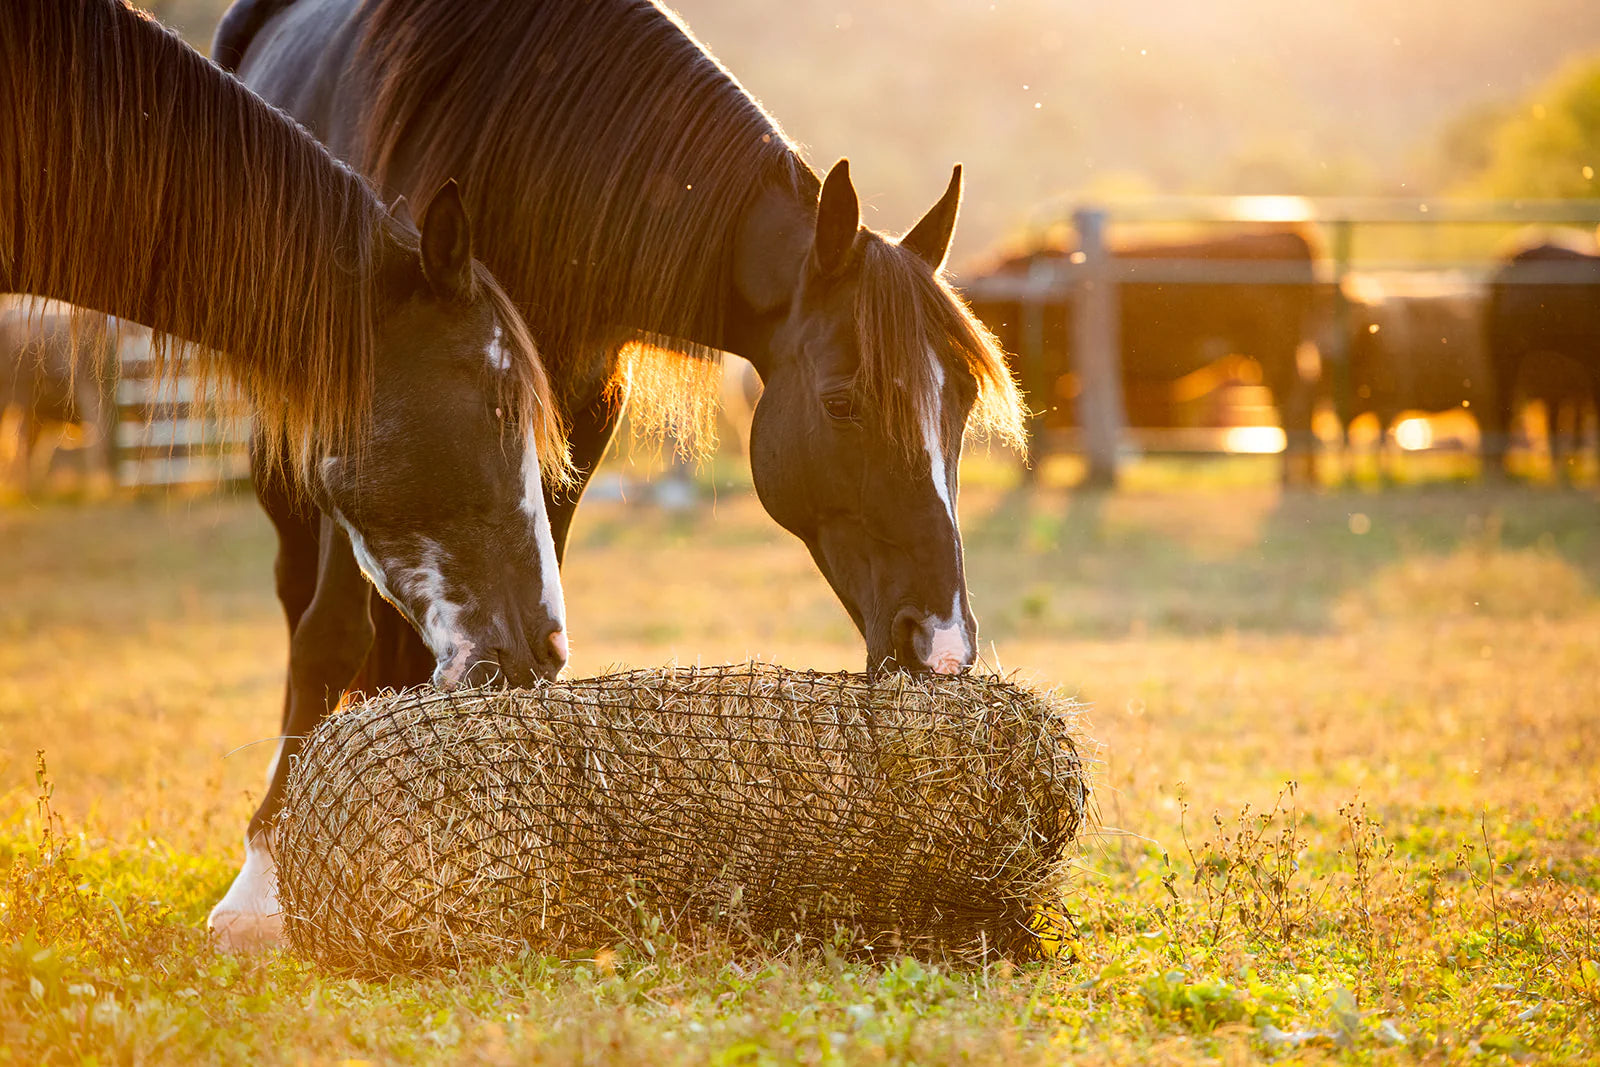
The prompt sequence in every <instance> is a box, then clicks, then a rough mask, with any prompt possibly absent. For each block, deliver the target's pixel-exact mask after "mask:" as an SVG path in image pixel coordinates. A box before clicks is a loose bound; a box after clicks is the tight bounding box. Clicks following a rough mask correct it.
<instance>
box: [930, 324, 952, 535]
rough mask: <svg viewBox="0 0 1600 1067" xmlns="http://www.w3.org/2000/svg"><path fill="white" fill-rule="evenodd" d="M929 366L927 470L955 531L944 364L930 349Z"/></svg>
mask: <svg viewBox="0 0 1600 1067" xmlns="http://www.w3.org/2000/svg"><path fill="white" fill-rule="evenodd" d="M928 363H929V365H930V366H931V367H932V368H933V407H932V408H931V409H930V410H929V411H927V412H926V413H924V415H923V417H922V447H923V448H924V449H925V450H926V451H927V453H928V469H929V472H930V473H931V474H932V475H933V491H934V492H935V493H938V494H939V500H940V501H941V502H942V503H943V504H944V510H945V514H947V515H949V516H950V528H951V529H952V530H954V529H955V528H956V505H955V501H954V500H953V499H952V498H951V496H950V472H949V470H948V469H947V468H946V464H945V459H944V364H942V363H940V362H939V356H938V354H937V353H935V352H934V351H933V350H932V349H931V348H930V349H929V350H928Z"/></svg>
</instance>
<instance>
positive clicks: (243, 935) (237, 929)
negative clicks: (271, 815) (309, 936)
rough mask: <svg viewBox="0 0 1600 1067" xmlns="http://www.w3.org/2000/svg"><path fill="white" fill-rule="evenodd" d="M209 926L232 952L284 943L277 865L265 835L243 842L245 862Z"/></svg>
mask: <svg viewBox="0 0 1600 1067" xmlns="http://www.w3.org/2000/svg"><path fill="white" fill-rule="evenodd" d="M206 927H207V928H208V929H210V930H211V931H212V933H213V934H215V935H216V938H217V942H218V944H220V945H221V947H222V948H224V949H226V950H227V951H229V952H249V951H253V950H256V949H263V948H273V947H276V946H278V945H281V944H283V909H282V908H280V907H279V906H278V865H277V863H276V862H274V860H273V858H272V852H271V850H270V849H268V847H267V842H266V837H265V835H261V834H258V835H256V836H255V837H253V838H250V839H249V840H247V841H245V843H244V866H243V867H242V868H241V869H240V871H239V873H238V875H237V876H235V877H234V879H233V884H232V885H230V886H229V887H228V891H227V892H226V893H225V894H223V897H222V899H221V900H219V901H217V906H216V907H214V908H212V909H211V916H210V918H208V919H207V920H206Z"/></svg>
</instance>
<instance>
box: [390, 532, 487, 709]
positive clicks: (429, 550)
mask: <svg viewBox="0 0 1600 1067" xmlns="http://www.w3.org/2000/svg"><path fill="white" fill-rule="evenodd" d="M422 544H423V548H422V563H421V565H419V566H416V567H411V568H409V569H407V571H406V572H405V574H404V575H403V576H402V577H401V578H400V579H399V580H400V582H401V583H402V584H403V586H404V588H405V591H406V593H407V595H409V596H410V597H411V598H412V599H413V600H414V601H418V602H421V603H423V604H426V605H427V609H426V610H425V611H424V613H423V616H422V623H421V625H419V626H418V627H417V630H418V631H419V632H420V633H421V634H422V640H423V641H424V642H425V643H426V644H427V646H428V648H429V650H430V651H432V652H433V655H434V658H435V659H437V660H438V661H439V665H438V667H436V668H435V669H434V672H433V684H434V685H435V686H436V687H437V688H439V689H445V690H449V689H454V688H456V687H457V686H459V685H460V684H461V678H462V676H463V675H464V674H466V673H467V668H468V667H470V666H472V665H473V664H474V663H475V662H477V661H476V660H475V659H474V658H473V653H475V652H477V650H478V647H477V645H475V644H474V643H473V642H472V641H469V640H468V639H467V636H466V634H464V633H462V631H461V611H462V608H461V605H460V604H456V603H454V602H452V601H451V600H449V599H448V598H447V597H446V596H445V584H444V572H443V571H442V570H440V567H439V564H440V561H441V560H442V559H443V557H444V550H443V549H442V548H440V546H439V545H438V544H436V543H435V542H433V541H423V543H422Z"/></svg>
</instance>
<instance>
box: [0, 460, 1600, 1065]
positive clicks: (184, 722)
mask: <svg viewBox="0 0 1600 1067" xmlns="http://www.w3.org/2000/svg"><path fill="white" fill-rule="evenodd" d="M1169 481H1172V482H1177V481H1181V479H1179V478H1172V479H1169ZM983 483H984V479H983V478H981V477H978V478H973V479H969V489H968V491H967V492H966V493H965V495H964V497H963V501H962V505H963V506H962V510H963V514H964V528H965V530H966V534H967V550H968V556H969V572H970V573H969V578H970V582H971V586H972V590H973V597H974V606H975V608H976V610H977V612H978V614H979V617H980V620H981V621H982V623H983V632H982V639H983V643H984V647H985V650H986V653H985V655H986V659H987V660H988V661H989V662H990V664H991V665H994V666H999V667H1001V668H1003V669H1004V670H1005V671H1008V672H1010V671H1015V672H1018V673H1019V675H1020V676H1021V677H1022V678H1023V679H1025V680H1029V681H1032V682H1035V683H1037V684H1041V685H1053V686H1060V687H1062V688H1063V689H1064V690H1065V691H1066V692H1067V693H1070V694H1077V695H1078V696H1079V697H1081V698H1082V699H1083V700H1085V701H1087V702H1089V703H1091V704H1092V705H1093V710H1092V713H1091V715H1090V725H1091V729H1092V732H1093V734H1094V737H1095V738H1096V739H1097V740H1098V741H1099V742H1100V744H1101V750H1100V754H1101V760H1102V762H1101V764H1100V766H1099V768H1098V779H1097V791H1098V803H1099V807H1100V814H1101V819H1102V822H1103V828H1102V829H1101V830H1100V832H1099V833H1098V834H1097V835H1095V836H1094V837H1092V838H1091V839H1089V840H1087V841H1086V842H1085V843H1084V850H1083V856H1082V860H1081V867H1082V871H1081V875H1080V876H1079V878H1078V882H1077V886H1076V889H1075V891H1074V893H1073V895H1072V897H1071V899H1070V901H1069V910H1070V912H1071V914H1072V916H1073V918H1074V919H1075V922H1076V927H1077V933H1076V937H1075V938H1074V939H1072V940H1071V941H1070V942H1068V943H1067V944H1066V945H1064V947H1063V950H1062V952H1061V954H1060V955H1059V956H1058V958H1057V959H1056V960H1054V961H1053V962H1050V963H1047V964H1037V965H1026V966H1022V967H1013V966H1010V965H1007V964H996V965H993V966H990V967H988V968H986V969H966V970H963V969H959V968H949V967H944V966H935V965H932V964H927V963H917V962H914V961H910V960H889V961H880V962H875V963H871V962H865V961H861V960H851V959H840V958H837V957H833V956H827V955H817V954H802V953H798V952H794V951H781V950H780V949H779V948H777V947H774V949H773V951H772V952H771V953H769V954H767V955H762V956H756V957H752V956H751V955H749V954H748V953H741V954H739V955H732V954H730V952H729V951H728V950H726V949H719V948H718V947H717V946H715V945H706V944H695V943H689V942H687V941H685V942H681V943H679V942H673V941H672V940H671V939H670V938H668V939H666V940H665V942H664V943H661V944H658V945H656V946H654V947H655V948H656V952H655V953H654V955H651V954H650V953H648V952H645V951H644V950H642V949H641V948H638V947H632V948H630V947H628V946H619V947H618V948H617V949H615V950H610V949H608V950H605V951H602V952H599V953H596V954H595V956H594V957H593V958H588V959H582V960H557V959H542V958H528V959H519V960H507V961H505V962H504V963H503V964H502V965H500V966H497V967H492V968H483V969H481V970H478V971H474V972H471V973H465V974H460V975H456V976H451V977H443V978H434V979H427V980H411V979H406V980H395V981H392V982H389V983H382V984H374V983H362V982H356V981H352V980H349V979H346V978H343V977H340V976H337V975H330V974H324V973H319V972H318V971H316V970H314V969H313V968H311V967H309V966H308V965H306V964H303V963H301V962H299V961H297V960H295V959H293V958H290V957H285V956H276V955H274V956H268V957H261V958H244V959H238V958H231V957H227V956H222V955H219V954H217V953H216V952H215V951H214V950H213V949H212V948H211V947H210V946H209V945H208V943H207V941H206V936H205V933H204V930H203V925H204V919H205V914H206V912H207V910H208V908H209V906H210V904H211V903H212V902H213V901H214V900H215V899H216V898H217V897H218V896H219V895H220V893H221V892H222V890H223V889H224V888H225V887H226V885H227V884H228V882H229V880H230V879H231V877H232V875H233V873H234V869H235V867H234V864H235V862H236V860H237V855H236V853H237V851H238V848H239V835H240V831H241V828H242V826H243V823H244V820H245V819H246V817H247V815H248V813H249V811H250V810H251V808H252V802H253V799H254V798H255V797H256V796H257V795H258V794H259V790H260V789H261V786H262V775H263V773H264V770H265V767H266V763H267V760H268V757H269V755H270V753H269V747H270V746H266V745H259V744H257V745H252V744H251V743H252V742H255V741H260V740H261V739H262V738H265V737H268V736H270V735H271V734H272V733H273V731H274V729H275V727H276V717H277V713H278V712H277V709H278V702H279V686H280V684H281V674H282V663H283V657H284V651H285V636H284V634H283V632H282V624H281V623H280V621H279V619H278V616H277V613H276V607H275V604H274V602H273V599H272V595H271V586H270V566H269V565H270V557H271V543H270V535H269V532H268V529H267V527H266V523H265V522H264V521H263V520H262V519H261V518H260V517H259V516H258V515H257V513H256V511H255V509H254V506H253V504H252V503H251V502H249V501H248V500H244V499H217V498H213V497H199V498H181V497H172V498H163V499H157V500H153V501H143V502H140V501H110V502H102V503H90V504H83V505H69V504H64V503H63V504H46V505H40V506H15V507H12V508H10V509H7V510H3V511H0V790H4V791H5V794H6V795H5V799H4V802H3V811H4V818H3V820H0V909H3V910H0V1062H17V1063H66V1062H96V1063H164V1062H172V1063H193V1062H198V1063H205V1062H216V1063H224V1062H225V1063H237V1062H265V1063H302V1062H305V1063H339V1062H344V1061H371V1062H440V1061H450V1062H470V1063H512V1062H515V1063H544V1062H548V1063H578V1062H581V1063H606V1064H611V1063H616V1064H626V1063H638V1062H652V1063H657V1064H673V1063H714V1064H764V1063H835V1062H840V1063H843V1062H850V1063H854V1062H867V1063H872V1062H906V1063H919V1064H944V1063H966V1062H1005V1063H1054V1062H1062V1061H1064V1060H1068V1059H1071V1060H1072V1061H1073V1062H1084V1063H1095V1062H1104V1061H1122V1062H1152V1063H1202V1062H1204V1063H1241V1062H1250V1061H1254V1060H1258V1059H1287V1060H1302V1059H1304V1060H1320V1059H1341V1060H1350V1061H1357V1062H1379V1061H1382V1062H1422V1061H1426V1062H1450V1061H1467V1060H1477V1059H1480V1058H1488V1059H1497V1058H1510V1059H1518V1060H1521V1059H1525V1058H1529V1057H1534V1058H1540V1059H1548V1060H1555V1061H1568V1062H1570V1061H1583V1060H1589V1059H1595V1058H1600V1053H1596V1052H1595V1051H1594V1050H1595V1049H1596V1048H1597V1047H1600V910H1597V905H1600V897H1597V893H1600V755H1597V752H1600V745H1597V744H1596V738H1595V727H1596V724H1597V723H1600V501H1597V500H1596V498H1595V497H1594V495H1592V494H1591V493H1585V492H1576V491H1555V490H1539V489H1522V488H1504V489H1494V490H1482V489H1478V488H1454V487H1443V488H1440V487H1435V488H1422V489H1408V490H1405V491H1391V492H1387V493H1374V492H1363V491H1354V490H1352V491H1345V492H1330V493H1325V494H1315V495H1314V494H1303V495H1291V496H1280V495H1279V494H1278V493H1276V492H1275V491H1272V490H1267V489H1263V488H1252V487H1249V486H1239V485H1220V486H1217V487H1210V488H1187V489H1178V488H1173V489H1163V490H1161V491H1128V492H1124V493H1121V494H1118V495H1112V496H1101V497H1095V496H1073V495H1069V494H1067V493H1065V492H1062V491H1059V490H1046V491H1041V492H1038V493H1035V494H1026V495H1025V494H1021V493H1018V492H1014V491H1010V490H1007V489H1006V488H1005V487H1004V486H1003V485H1002V484H1000V483H999V482H998V481H997V482H996V484H994V485H993V486H992V487H991V486H988V485H985V484H983ZM566 582H567V598H568V603H569V604H570V605H571V620H570V621H571V630H572V634H573V648H574V655H573V669H574V671H575V672H578V673H586V672H591V671H595V670H598V669H600V668H603V667H605V666H608V665H611V664H615V663H628V664H659V663H662V662H665V661H669V660H673V659H676V660H678V661H695V660H699V661H702V662H708V663H709V662H717V661H722V660H728V659H739V658H743V657H745V656H746V655H761V656H764V657H768V658H772V659H776V660H779V661H781V662H784V663H788V664H793V665H804V666H815V667H820V668H839V667H859V666H860V658H861V651H860V648H859V646H858V644H857V641H856V638H855V636H854V634H853V631H852V630H851V628H850V625H849V622H848V620H847V619H846V617H845V615H844V613H843V611H842V610H841V609H840V608H838V606H837V605H836V604H835V602H834V601H833V599H832V597H831V595H830V594H829V593H828V591H827V589H826V587H825V585H824V584H823V582H822V580H821V579H820V578H819V577H818V576H817V575H816V574H815V573H814V571H813V569H812V567H811V564H810V562H809V560H808V559H807V557H806V555H805V553H804V551H803V550H802V549H801V547H800V546H799V544H798V543H797V542H793V541H792V540H791V539H789V538H788V536H787V535H785V534H783V533H781V532H780V531H778V530H777V529H776V527H774V526H773V525H772V524H771V523H770V522H769V521H768V520H767V519H766V518H765V516H764V515H763V514H762V513H761V511H760V509H759V507H758V505H757V504H756V502H755V501H754V499H753V497H752V496H751V495H749V494H748V493H747V492H744V491H741V490H739V489H737V488H729V489H725V490H724V491H723V492H721V493H720V494H719V496H718V499H717V500H716V502H715V504H714V505H708V506H707V507H705V508H703V509H701V510H698V511H695V512H690V513H665V512H660V511H657V510H654V509H652V508H650V507H648V506H641V505H637V504H633V505H630V504H626V503H620V502H619V503H605V502H597V503H595V504H593V505H590V506H587V507H586V511H585V513H584V515H583V516H582V517H581V518H580V520H579V526H578V530H577V534H576V546H575V548H574V550H573V552H572V555H571V560H570V565H569V570H568V571H567V577H566ZM40 750H42V751H43V753H44V759H45V760H46V761H47V765H48V770H47V774H46V776H45V779H41V778H40V777H39V776H38V773H37V767H36V752H38V751H40ZM41 780H47V782H48V786H49V789H50V790H51V792H50V795H49V799H48V802H47V807H48V809H49V810H50V811H51V812H53V813H54V814H55V816H56V817H57V818H56V819H55V820H54V821H50V822H47V821H46V820H44V819H42V818H41V814H40V812H41V805H40V803H39V799H38V798H39V795H40V793H41V787H40V783H41Z"/></svg>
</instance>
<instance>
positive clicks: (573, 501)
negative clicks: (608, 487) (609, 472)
mask: <svg viewBox="0 0 1600 1067" xmlns="http://www.w3.org/2000/svg"><path fill="white" fill-rule="evenodd" d="M626 403H627V398H626V397H621V398H618V397H616V396H615V395H614V394H612V393H611V392H605V393H601V394H600V395H599V396H597V397H595V398H594V400H592V401H590V402H589V403H588V404H586V405H584V406H583V407H581V408H579V409H578V410H577V411H574V412H573V413H572V418H571V422H570V425H569V430H570V433H569V436H568V443H569V445H570V446H571V448H572V466H573V469H574V470H575V471H576V472H577V484H576V485H575V486H574V487H573V488H571V489H566V490H555V491H552V490H551V488H550V487H549V486H548V485H547V486H546V488H545V503H546V505H548V510H549V514H550V535H551V537H553V538H554V539H555V543H556V561H557V562H558V563H559V562H563V561H565V560H566V558H567V537H568V535H569V534H570V533H571V532H572V519H573V516H574V515H576V514H577V510H578V501H579V500H580V499H582V497H583V491H584V489H586V488H587V487H588V485H589V479H590V478H592V477H594V472H595V468H596V467H598V466H599V465H600V460H601V458H602V457H603V456H604V455H605V454H606V449H607V448H609V447H610V445H611V438H612V437H613V436H614V435H615V434H616V432H617V423H618V422H619V421H620V420H621V418H622V409H623V406H624V405H625V404H626Z"/></svg>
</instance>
